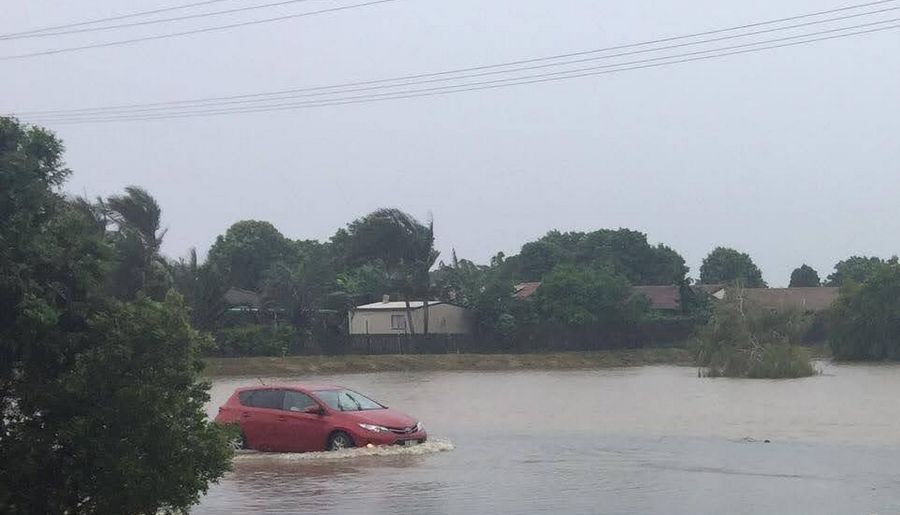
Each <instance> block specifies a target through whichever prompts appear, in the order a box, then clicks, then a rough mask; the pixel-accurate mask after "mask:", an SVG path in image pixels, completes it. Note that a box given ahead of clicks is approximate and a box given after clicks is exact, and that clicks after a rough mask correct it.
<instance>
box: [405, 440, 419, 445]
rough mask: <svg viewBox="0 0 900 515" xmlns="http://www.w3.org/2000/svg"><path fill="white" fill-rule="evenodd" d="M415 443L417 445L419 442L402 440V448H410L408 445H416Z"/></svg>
mask: <svg viewBox="0 0 900 515" xmlns="http://www.w3.org/2000/svg"><path fill="white" fill-rule="evenodd" d="M417 443H419V442H418V441H416V440H404V441H403V446H404V447H408V446H410V445H416V444H417Z"/></svg>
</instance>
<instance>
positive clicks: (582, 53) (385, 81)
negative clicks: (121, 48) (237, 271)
mask: <svg viewBox="0 0 900 515" xmlns="http://www.w3.org/2000/svg"><path fill="white" fill-rule="evenodd" d="M897 1H898V0H881V1H878V2H869V3H865V4H857V5H852V6H846V7H841V8H837V9H830V10H827V11H818V12H814V13H808V14H802V15H797V16H790V17H786V18H779V19H775V20H768V21H761V22H755V23H749V24H745V25H737V26H733V27H727V28H724V29H716V30H709V31H703V32H696V33H692V34H687V35H682V36H671V37H665V38H660V39H654V40H649V41H642V42H637V43H630V44H624V45H617V46H610V47H604V48H597V49H592V50H583V51H577V52H569V53H564V54H556V55H550V56H544V57H536V58H529V59H520V60H516V61H507V62H501V63H495V64H488V65H482V66H473V67H467V68H456V69H451V70H444V71H438V72H429V73H420V74H414V75H404V76H399V77H391V78H385V79H376V80H367V81H356V82H344V83H339V84H332V85H326V86H314V87H304V88H291V89H285V90H278V91H269V92H261V93H250V94H242V95H229V96H218V97H206V98H199V99H188V100H174V101H166V102H153V103H133V104H118V105H113V106H101V107H87V108H76V109H58V110H43V111H23V112H21V113H20V114H22V115H35V114H61V113H81V112H88V111H110V110H124V109H131V108H145V107H156V106H175V105H185V104H200V103H218V102H220V101H227V100H239V99H252V98H260V97H271V96H278V95H288V94H292V93H305V92H315V91H327V90H334V89H346V88H349V87H356V86H369V85H376V84H388V83H392V82H399V81H408V80H417V79H426V78H433V77H442V76H449V75H458V74H460V73H466V72H477V71H482V70H492V69H498V68H509V67H513V66H517V65H521V64H531V63H540V62H546V61H554V60H560V59H565V58H569V57H580V56H585V55H591V54H597V53H603V52H609V51H616V50H624V49H630V48H638V47H643V46H650V45H656V44H660V43H668V42H672V41H679V40H684V39H692V38H697V37H700V36H709V35H715V34H721V33H725V32H733V31H736V30H742V29H747V28H754V27H761V26H765V25H772V24H776V23H782V22H785V21H794V20H799V19H804V18H811V17H815V16H822V15H825V14H833V13H838V12H843V11H848V10H851V9H860V8H863V7H869V6H873V5H881V4H887V3H893V2H897ZM896 9H898V7H890V8H887V9H881V10H877V11H870V12H866V13H861V14H853V15H849V16H846V17H837V18H831V19H828V20H820V21H817V22H810V23H803V24H797V25H792V26H789V27H784V28H776V29H768V30H763V31H757V32H750V33H744V34H739V35H734V36H726V37H722V38H716V39H714V40H709V41H717V40H724V39H733V38H737V37H745V36H749V35H754V34H761V33H765V32H773V31H776V30H786V29H788V28H797V27H801V26H807V25H814V24H817V23H829V22H833V21H838V20H842V19H846V18H852V17H858V16H867V15H871V14H877V13H880V12H885V11H890V10H896ZM702 43H703V41H701V42H699V43H685V44H682V45H672V46H667V47H657V48H654V49H649V50H645V51H647V52H650V51H657V50H663V49H669V48H677V47H679V46H688V45H691V44H702ZM620 55H630V54H629V53H626V54H617V55H611V56H603V57H599V58H607V57H617V56H620ZM599 58H598V59H599ZM580 61H582V60H576V61H570V62H580ZM563 64H565V63H563ZM520 69H530V68H520ZM506 71H515V70H503V71H501V72H498V73H504V72H506ZM454 78H455V77H454ZM447 80H453V79H452V78H451V79H447ZM386 87H391V86H386Z"/></svg>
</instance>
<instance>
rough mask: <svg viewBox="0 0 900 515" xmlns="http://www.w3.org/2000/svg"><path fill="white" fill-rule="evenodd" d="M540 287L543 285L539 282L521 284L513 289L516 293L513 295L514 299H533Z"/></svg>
mask: <svg viewBox="0 0 900 515" xmlns="http://www.w3.org/2000/svg"><path fill="white" fill-rule="evenodd" d="M540 285H541V283H539V282H535V283H519V284H517V285H515V286H514V287H513V289H514V290H515V292H514V293H513V297H515V298H517V299H519V300H525V299H527V298H529V297H531V296H532V295H534V292H536V291H537V289H538V286H540Z"/></svg>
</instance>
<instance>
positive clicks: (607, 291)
mask: <svg viewBox="0 0 900 515" xmlns="http://www.w3.org/2000/svg"><path fill="white" fill-rule="evenodd" d="M535 303H536V304H537V311H538V313H539V314H540V316H541V318H542V320H544V321H547V322H550V323H558V324H564V325H571V326H575V327H579V326H588V325H602V324H609V323H612V322H622V321H633V320H637V319H639V318H640V317H641V315H642V314H643V313H644V312H646V310H647V306H646V303H644V302H641V300H639V299H638V298H632V295H631V286H630V285H629V284H628V281H627V280H626V279H625V278H624V277H622V276H619V275H616V274H614V273H612V272H609V271H607V270H604V269H596V268H588V267H578V266H575V265H569V264H563V265H557V266H556V267H555V268H554V269H553V270H552V271H551V272H550V273H549V274H547V275H546V276H545V277H544V281H543V282H542V283H541V287H540V288H539V289H538V290H537V293H536V294H535Z"/></svg>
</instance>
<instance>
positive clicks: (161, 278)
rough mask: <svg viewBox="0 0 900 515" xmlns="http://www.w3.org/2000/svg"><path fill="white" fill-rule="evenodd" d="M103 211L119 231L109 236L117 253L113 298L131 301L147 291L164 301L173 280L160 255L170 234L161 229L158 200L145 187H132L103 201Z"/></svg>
mask: <svg viewBox="0 0 900 515" xmlns="http://www.w3.org/2000/svg"><path fill="white" fill-rule="evenodd" d="M101 208H102V210H103V213H104V214H105V215H106V217H108V219H109V220H111V221H112V222H113V223H114V225H115V228H116V231H114V232H112V233H110V235H109V237H110V240H111V242H112V244H113V248H115V249H116V253H117V259H116V265H115V268H114V269H113V271H112V273H111V275H110V280H109V288H110V290H111V291H112V293H113V295H115V296H116V297H118V298H119V299H123V300H129V299H133V298H134V297H135V295H137V292H138V291H143V292H144V293H146V294H148V295H150V296H151V297H153V298H154V299H156V300H161V299H162V298H163V297H165V294H166V291H168V289H169V287H170V286H171V278H170V277H169V275H168V269H167V266H166V263H165V261H164V260H163V259H162V258H161V257H160V254H159V249H160V247H161V246H162V240H163V236H165V233H166V231H165V230H160V220H161V215H162V210H161V209H160V207H159V204H158V203H157V202H156V199H154V198H153V196H152V195H150V194H149V193H148V192H147V191H146V190H144V189H143V188H140V187H137V186H128V187H127V188H125V194H124V195H113V196H111V197H109V198H108V199H106V201H101Z"/></svg>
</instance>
